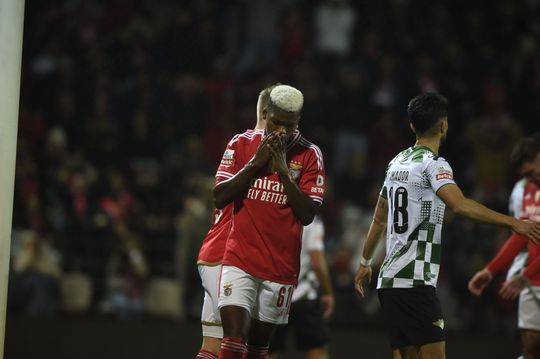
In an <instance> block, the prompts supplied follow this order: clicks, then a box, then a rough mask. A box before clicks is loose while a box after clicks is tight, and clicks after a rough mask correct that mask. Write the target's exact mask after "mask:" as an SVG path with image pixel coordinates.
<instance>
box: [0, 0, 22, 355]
mask: <svg viewBox="0 0 540 359" xmlns="http://www.w3.org/2000/svg"><path fill="white" fill-rule="evenodd" d="M23 19H24V0H0V359H1V358H3V357H4V336H5V330H6V305H7V285H8V276H9V256H10V242H11V225H12V223H11V220H12V216H13V189H14V183H15V154H16V148H17V123H18V119H19V91H20V84H21V56H22V40H23V37H22V34H23Z"/></svg>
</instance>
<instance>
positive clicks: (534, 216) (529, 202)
mask: <svg viewBox="0 0 540 359" xmlns="http://www.w3.org/2000/svg"><path fill="white" fill-rule="evenodd" d="M522 209H523V212H522V213H523V217H524V218H527V219H530V220H532V221H535V222H540V187H539V186H538V184H537V183H535V182H534V181H531V180H528V181H527V182H526V183H525V188H524V191H523V207H522ZM526 245H527V246H528V247H527V249H528V252H529V259H528V264H527V267H526V268H525V271H524V272H523V274H524V275H525V276H526V277H527V278H529V280H530V283H531V284H532V285H540V246H537V245H534V244H532V243H531V242H530V241H529V240H528V239H527V238H526V237H524V236H521V235H519V234H513V235H512V236H511V237H510V239H509V240H508V241H506V243H505V244H504V246H503V247H502V248H501V249H500V250H499V253H497V256H496V257H495V258H493V260H492V261H491V262H490V263H489V264H488V266H487V268H488V269H489V271H490V272H492V273H497V272H500V271H501V270H502V269H503V268H505V267H506V266H508V265H509V264H510V262H511V261H512V260H513V259H514V257H515V256H516V255H517V254H518V253H519V252H520V251H521V249H522V248H523V247H525V246H526Z"/></svg>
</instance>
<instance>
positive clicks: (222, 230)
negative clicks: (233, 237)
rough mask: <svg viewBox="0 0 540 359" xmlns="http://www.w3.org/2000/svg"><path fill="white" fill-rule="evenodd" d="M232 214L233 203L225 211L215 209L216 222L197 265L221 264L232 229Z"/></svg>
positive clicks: (209, 232)
mask: <svg viewBox="0 0 540 359" xmlns="http://www.w3.org/2000/svg"><path fill="white" fill-rule="evenodd" d="M232 212H233V204H232V203H229V204H228V205H226V206H225V207H223V209H217V208H215V209H214V222H213V223H212V227H210V230H208V234H206V237H204V239H203V242H202V245H201V249H200V250H199V257H198V258H197V264H205V265H217V264H220V263H221V260H222V259H223V253H224V252H225V243H226V242H227V237H228V236H229V230H230V229H231V219H232Z"/></svg>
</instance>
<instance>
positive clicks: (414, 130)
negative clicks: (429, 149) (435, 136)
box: [409, 122, 416, 133]
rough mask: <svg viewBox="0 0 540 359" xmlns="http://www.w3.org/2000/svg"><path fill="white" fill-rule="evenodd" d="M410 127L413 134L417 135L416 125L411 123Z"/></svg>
mask: <svg viewBox="0 0 540 359" xmlns="http://www.w3.org/2000/svg"><path fill="white" fill-rule="evenodd" d="M409 127H410V128H411V131H412V132H413V133H416V129H415V128H414V125H413V124H412V122H409Z"/></svg>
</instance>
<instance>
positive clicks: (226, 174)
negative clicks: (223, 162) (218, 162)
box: [216, 171, 234, 178]
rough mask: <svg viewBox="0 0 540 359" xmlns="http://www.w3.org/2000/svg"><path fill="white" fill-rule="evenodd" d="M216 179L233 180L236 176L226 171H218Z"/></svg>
mask: <svg viewBox="0 0 540 359" xmlns="http://www.w3.org/2000/svg"><path fill="white" fill-rule="evenodd" d="M216 177H225V178H233V177H234V174H232V173H229V172H225V171H217V172H216Z"/></svg>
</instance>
